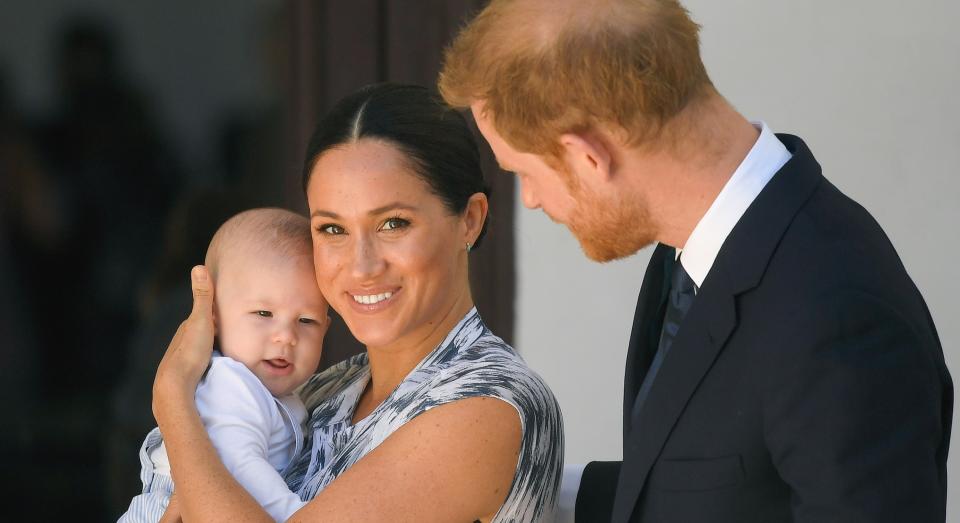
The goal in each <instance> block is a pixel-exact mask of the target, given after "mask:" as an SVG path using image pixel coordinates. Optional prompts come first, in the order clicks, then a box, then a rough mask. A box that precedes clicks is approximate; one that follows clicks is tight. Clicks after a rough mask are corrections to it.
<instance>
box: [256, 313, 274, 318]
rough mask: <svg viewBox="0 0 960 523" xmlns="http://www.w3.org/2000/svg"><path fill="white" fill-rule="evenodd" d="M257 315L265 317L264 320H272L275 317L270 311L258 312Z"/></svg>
mask: <svg viewBox="0 0 960 523" xmlns="http://www.w3.org/2000/svg"><path fill="white" fill-rule="evenodd" d="M256 313H257V316H260V317H263V318H272V317H273V313H272V312H270V311H256Z"/></svg>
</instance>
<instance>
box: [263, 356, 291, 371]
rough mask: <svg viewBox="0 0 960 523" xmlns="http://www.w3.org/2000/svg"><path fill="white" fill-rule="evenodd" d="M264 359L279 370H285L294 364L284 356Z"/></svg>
mask: <svg viewBox="0 0 960 523" xmlns="http://www.w3.org/2000/svg"><path fill="white" fill-rule="evenodd" d="M263 361H265V362H266V364H267V365H269V366H271V367H273V368H275V369H277V370H283V369H286V368H287V367H289V366H290V365H292V364H291V363H290V362H289V361H287V360H285V359H283V358H274V359H272V360H263Z"/></svg>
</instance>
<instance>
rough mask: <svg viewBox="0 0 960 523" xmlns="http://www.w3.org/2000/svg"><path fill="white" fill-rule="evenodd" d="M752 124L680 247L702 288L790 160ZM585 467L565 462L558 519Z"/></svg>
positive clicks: (570, 510)
mask: <svg viewBox="0 0 960 523" xmlns="http://www.w3.org/2000/svg"><path fill="white" fill-rule="evenodd" d="M753 126H754V127H756V128H757V130H759V131H760V137H759V138H757V141H756V143H754V144H753V147H752V148H751V149H750V152H749V153H747V156H746V157H745V158H744V159H743V161H742V162H741V163H740V165H739V166H738V167H737V169H736V170H735V171H734V172H733V175H732V176H731V177H730V179H729V180H728V181H727V183H726V185H724V186H723V189H722V190H721V191H720V194H718V195H717V197H716V199H714V200H713V204H711V205H710V208H709V209H707V212H706V214H704V215H703V217H702V218H701V219H700V221H699V222H698V223H697V226H696V227H694V229H693V232H692V233H690V237H689V238H687V242H686V244H685V245H684V246H683V248H682V249H679V248H678V249H677V256H678V257H679V256H680V254H681V252H682V254H683V259H682V260H681V261H680V263H681V264H682V265H683V268H684V269H685V270H686V271H687V274H689V275H690V278H691V279H692V280H693V283H694V284H696V286H697V289H700V288H701V287H703V282H704V280H706V279H707V274H709V273H710V268H711V267H713V262H714V260H716V259H717V254H719V252H720V248H721V247H723V242H725V241H726V240H727V236H729V235H730V231H732V230H733V227H734V226H735V225H736V224H737V222H738V221H740V218H741V217H742V216H743V213H745V212H746V211H747V208H748V207H750V204H751V203H753V200H754V199H755V198H756V197H757V195H758V194H760V191H762V190H763V188H764V187H765V186H766V185H767V182H769V181H770V179H771V178H773V175H775V174H776V173H777V171H779V170H780V168H781V167H783V166H784V164H786V163H787V161H788V160H790V157H791V154H790V151H788V150H787V148H786V147H785V146H784V145H783V143H781V142H780V140H779V139H778V138H777V137H776V135H775V134H774V133H773V131H771V130H770V128H769V127H768V126H767V124H766V123H764V122H753ZM584 468H585V466H584V465H566V466H565V467H564V468H563V479H562V480H561V484H560V501H559V518H558V519H557V521H558V522H562V523H572V522H573V520H574V510H575V507H576V502H577V492H578V491H579V490H580V479H581V478H582V477H583V469H584Z"/></svg>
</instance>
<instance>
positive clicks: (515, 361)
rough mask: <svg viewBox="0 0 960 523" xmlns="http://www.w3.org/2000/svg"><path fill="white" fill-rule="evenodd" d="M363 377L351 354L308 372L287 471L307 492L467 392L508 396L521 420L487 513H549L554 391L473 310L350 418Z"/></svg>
mask: <svg viewBox="0 0 960 523" xmlns="http://www.w3.org/2000/svg"><path fill="white" fill-rule="evenodd" d="M369 379H370V366H369V363H368V360H367V354H366V353H362V354H358V355H356V356H354V357H352V358H350V359H348V360H345V361H343V362H341V363H339V364H337V365H335V366H333V367H331V368H329V369H327V370H325V371H324V372H322V373H320V374H317V375H316V376H314V377H313V378H311V379H310V381H308V382H307V383H306V384H305V385H304V386H303V387H302V388H301V390H300V397H301V398H302V399H303V401H304V404H305V405H306V407H307V411H308V412H310V413H311V415H310V421H309V422H308V425H307V430H306V436H307V438H308V439H307V441H306V445H304V447H305V450H304V452H302V453H301V454H300V455H299V456H298V457H297V458H295V461H294V462H293V463H291V464H290V466H289V467H288V468H287V470H286V471H285V473H284V476H285V479H286V481H287V484H288V485H289V486H290V489H291V490H293V491H294V492H296V493H297V494H298V495H299V496H300V498H301V499H303V500H304V501H307V500H310V499H312V498H313V497H314V496H316V495H317V493H318V492H320V491H321V490H323V489H324V488H325V487H326V486H327V485H328V484H330V482H331V481H333V480H334V479H336V477H337V476H339V475H340V474H342V473H343V472H344V471H345V470H347V469H348V468H350V467H351V466H352V465H353V464H354V463H356V462H357V461H359V460H360V459H361V458H363V457H364V456H365V455H366V454H367V453H368V452H370V451H372V450H373V449H375V448H377V446H378V445H380V443H382V442H383V441H384V440H385V439H387V438H388V437H389V436H390V435H391V434H393V432H394V431H395V430H397V429H398V428H400V427H401V426H403V424H405V423H407V422H408V421H410V420H411V419H413V418H414V417H416V416H417V415H419V414H422V413H424V412H426V411H428V410H430V409H432V408H433V407H437V406H440V405H444V404H446V403H450V402H453V401H457V400H461V399H464V398H473V397H492V398H498V399H501V400H503V401H505V402H507V403H509V404H511V405H513V406H514V407H515V408H516V409H517V412H518V413H519V414H520V421H521V424H522V428H523V438H522V441H521V449H520V457H519V460H518V461H517V470H516V474H515V475H514V478H513V484H512V485H511V487H510V492H509V494H508V495H507V498H506V500H505V501H504V503H503V506H502V507H501V508H500V510H499V511H498V512H497V514H496V516H495V517H494V518H493V521H494V522H508V521H509V522H528V521H550V520H551V518H552V516H553V514H554V509H555V506H556V502H557V493H558V491H559V488H560V475H561V471H562V469H563V421H562V419H561V417H560V408H559V406H558V405H557V400H556V398H554V396H553V393H552V392H550V389H549V388H548V387H547V385H546V384H545V383H544V381H543V380H542V379H541V378H540V377H539V376H538V375H537V374H535V373H534V372H533V371H532V370H530V368H529V367H527V364H526V363H524V361H523V359H521V358H520V356H519V355H518V354H517V353H516V351H514V350H513V348H512V347H510V346H509V345H507V344H506V343H504V341H503V340H501V339H500V338H498V337H497V336H495V335H494V334H493V333H492V332H490V330H489V329H487V327H486V325H484V324H483V321H482V320H481V319H480V315H479V314H478V313H477V310H476V309H473V310H471V311H470V312H469V313H467V315H466V316H465V317H464V318H463V319H462V320H460V323H458V324H457V326H456V327H454V328H453V330H452V331H450V334H448V335H447V338H446V339H445V340H444V341H443V343H441V344H440V345H439V346H437V348H436V349H434V350H433V352H431V353H430V354H428V355H427V356H426V357H425V358H424V359H423V361H421V362H420V363H419V364H418V365H417V366H416V367H415V368H414V369H413V371H411V372H410V374H409V375H408V376H407V377H406V378H405V379H404V380H403V382H401V383H400V385H399V386H398V387H397V389H396V390H394V391H393V393H392V394H391V395H390V396H389V397H387V399H386V400H384V402H383V403H382V404H381V405H380V406H379V407H377V408H376V409H375V410H374V411H373V412H372V413H371V414H370V415H369V416H367V417H365V418H364V419H362V420H360V421H359V422H358V423H357V424H356V425H354V424H353V423H352V418H353V413H354V409H355V408H356V405H357V401H358V399H359V397H360V394H361V393H362V392H363V390H364V388H365V387H366V385H367V382H368V381H369Z"/></svg>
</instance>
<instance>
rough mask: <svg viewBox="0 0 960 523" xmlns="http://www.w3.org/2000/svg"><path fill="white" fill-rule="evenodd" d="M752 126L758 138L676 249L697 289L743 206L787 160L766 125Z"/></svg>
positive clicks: (744, 206)
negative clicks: (683, 242) (688, 234)
mask: <svg viewBox="0 0 960 523" xmlns="http://www.w3.org/2000/svg"><path fill="white" fill-rule="evenodd" d="M752 123H753V126H754V127H756V128H757V129H758V130H759V131H760V137H759V138H757V141H756V143H754V144H753V147H752V148H751V149H750V152H749V153H747V156H746V158H744V159H743V162H741V163H740V165H739V166H738V167H737V170H735V171H734V172H733V175H732V176H731V177H730V179H729V180H728V181H727V183H726V185H724V186H723V190H721V191H720V194H718V195H717V198H716V199H715V200H714V201H713V204H711V205H710V208H709V209H707V213H706V214H704V215H703V218H701V219H700V222H699V223H697V226H696V227H694V229H693V232H692V233H691V234H690V237H689V238H688V239H687V243H686V245H684V246H683V249H677V256H678V257H679V256H680V252H681V251H682V252H683V261H682V262H681V263H682V264H683V268H684V270H686V271H687V274H689V275H690V278H691V279H692V280H693V282H694V283H695V284H696V286H697V289H699V288H700V287H701V286H702V285H703V281H704V280H705V279H706V278H707V274H708V273H709V272H710V268H711V267H712V266H713V262H714V260H716V259H717V254H719V252H720V248H721V247H722V246H723V242H724V241H726V239H727V236H729V235H730V231H732V230H733V227H734V226H735V225H736V224H737V222H738V221H740V217H742V216H743V213H744V212H746V210H747V207H749V206H750V204H751V203H753V200H754V199H755V198H756V197H757V195H758V194H760V191H761V190H763V188H764V187H765V186H766V185H767V182H769V181H770V179H771V178H773V175H774V174H776V173H777V171H779V170H780V168H781V167H783V165H784V164H785V163H787V161H788V160H790V157H791V154H790V152H789V151H787V148H786V147H785V146H784V145H783V143H781V142H780V140H779V139H778V138H777V136H776V135H775V134H773V131H771V130H770V128H769V127H767V124H766V123H764V122H752Z"/></svg>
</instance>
